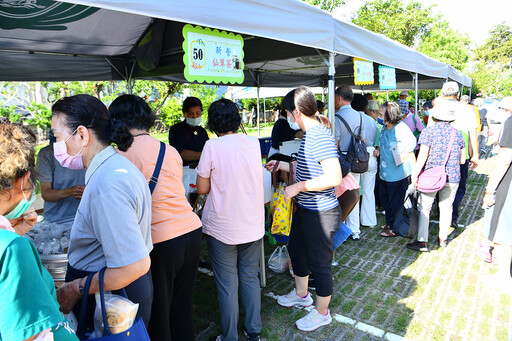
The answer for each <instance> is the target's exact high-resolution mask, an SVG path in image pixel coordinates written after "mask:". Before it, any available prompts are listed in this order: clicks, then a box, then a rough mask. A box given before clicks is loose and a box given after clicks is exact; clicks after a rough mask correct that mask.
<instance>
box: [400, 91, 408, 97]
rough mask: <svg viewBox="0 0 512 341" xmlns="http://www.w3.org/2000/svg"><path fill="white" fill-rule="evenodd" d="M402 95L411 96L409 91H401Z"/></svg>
mask: <svg viewBox="0 0 512 341" xmlns="http://www.w3.org/2000/svg"><path fill="white" fill-rule="evenodd" d="M400 96H409V92H408V91H402V92H401V93H400Z"/></svg>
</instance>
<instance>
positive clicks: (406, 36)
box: [352, 0, 438, 47]
mask: <svg viewBox="0 0 512 341" xmlns="http://www.w3.org/2000/svg"><path fill="white" fill-rule="evenodd" d="M434 6H435V5H432V6H429V7H424V6H423V5H422V4H421V3H419V2H416V1H411V2H409V3H408V4H407V5H404V3H403V2H402V0H375V1H370V0H368V1H366V3H365V4H364V5H363V6H361V7H360V8H359V9H358V10H357V12H356V14H355V16H354V18H352V22H353V23H354V24H356V25H358V26H361V27H364V28H366V29H368V30H370V31H372V32H376V33H381V34H384V35H385V36H387V37H389V38H391V39H393V40H396V41H398V42H400V43H402V44H404V45H407V46H410V47H413V46H415V45H417V44H418V43H419V42H421V40H422V39H423V36H425V35H426V34H428V33H429V32H430V30H431V28H432V25H433V23H435V22H436V21H437V20H438V18H437V17H435V16H432V14H431V10H432V8H433V7H434Z"/></svg>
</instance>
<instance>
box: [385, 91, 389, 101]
mask: <svg viewBox="0 0 512 341" xmlns="http://www.w3.org/2000/svg"><path fill="white" fill-rule="evenodd" d="M386 102H389V90H386Z"/></svg>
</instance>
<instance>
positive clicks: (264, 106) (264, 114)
mask: <svg viewBox="0 0 512 341" xmlns="http://www.w3.org/2000/svg"><path fill="white" fill-rule="evenodd" d="M265 104H266V103H265V98H263V122H264V123H265V127H266V126H267V114H266V111H267V107H266V105H265Z"/></svg>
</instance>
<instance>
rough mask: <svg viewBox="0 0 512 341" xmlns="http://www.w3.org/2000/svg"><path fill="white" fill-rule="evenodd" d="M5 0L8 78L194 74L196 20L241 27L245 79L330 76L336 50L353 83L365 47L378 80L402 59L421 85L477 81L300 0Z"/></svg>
mask: <svg viewBox="0 0 512 341" xmlns="http://www.w3.org/2000/svg"><path fill="white" fill-rule="evenodd" d="M4 5H5V6H3V7H2V8H1V9H0V63H1V64H0V65H3V66H2V67H0V80H1V81H36V80H44V81H57V80H59V81H60V80H121V79H131V78H144V79H156V80H172V81H180V82H186V80H185V78H184V76H183V68H184V65H183V49H182V42H183V36H182V28H183V26H184V25H185V24H187V23H190V24H193V25H200V26H203V27H210V28H212V29H219V30H225V31H229V32H233V33H238V34H241V35H242V37H243V38H244V55H245V57H244V63H245V69H244V73H245V80H244V82H243V84H241V85H244V86H277V87H287V86H288V87H289V86H297V85H308V86H326V85H327V75H328V66H327V65H326V64H327V63H326V62H325V61H326V60H328V54H329V52H334V53H336V54H337V55H336V58H335V65H336V83H337V84H353V62H352V57H359V58H363V59H367V60H371V61H373V62H374V68H375V70H374V71H375V75H376V79H375V81H376V84H377V85H376V86H377V87H378V70H377V68H378V65H379V64H380V65H388V66H392V67H395V68H396V71H397V83H404V82H405V83H407V82H411V79H412V75H411V73H418V74H420V77H419V84H420V88H421V87H422V84H428V86H434V85H435V87H440V84H441V83H442V81H444V80H446V79H450V80H455V81H457V82H459V83H461V84H462V85H464V86H471V79H470V78H469V77H467V76H465V75H464V74H462V73H460V72H459V71H457V70H455V69H454V68H452V67H451V66H449V65H446V64H443V63H440V62H438V61H435V60H433V59H432V58H429V57H427V56H425V55H423V54H421V53H419V52H417V51H414V50H412V49H410V48H408V47H406V46H403V45H401V44H399V43H397V42H395V41H393V40H390V39H388V38H386V37H384V36H381V35H378V34H375V33H372V32H370V31H368V30H365V29H363V28H360V27H358V26H356V25H353V24H351V23H347V22H344V21H342V20H339V19H337V18H335V17H333V16H332V15H331V14H330V13H327V12H324V11H322V10H319V9H317V8H315V7H313V6H310V5H308V4H306V3H304V2H302V1H299V0H273V1H267V0H246V1H241V0H221V1H216V2H212V1H211V0H194V1H192V0H180V1H178V0H166V1H159V0H126V1H122V2H121V1H117V0H89V1H81V0H78V1H75V0H66V1H52V0H36V1H35V2H32V1H31V2H27V3H26V4H22V5H17V3H16V2H12V3H9V2H7V3H5V2H4ZM150 29H151V30H153V32H160V33H161V34H162V36H161V45H159V44H156V46H157V47H156V48H155V47H153V48H152V50H149V51H147V50H144V49H142V48H139V47H138V44H139V42H140V41H141V39H142V38H143V37H144V36H145V34H146V33H147V32H148V31H149V30H150ZM155 36H156V34H155V35H154V37H155ZM155 40H156V39H155ZM157 42H158V41H157ZM147 53H149V54H150V55H151V56H155V55H157V62H158V63H157V64H158V65H157V66H156V67H155V68H153V69H151V70H149V71H144V70H143V69H142V68H140V67H139V64H138V63H137V62H138V61H140V58H141V55H144V54H147ZM158 57H159V58H158ZM370 88H371V87H370Z"/></svg>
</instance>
